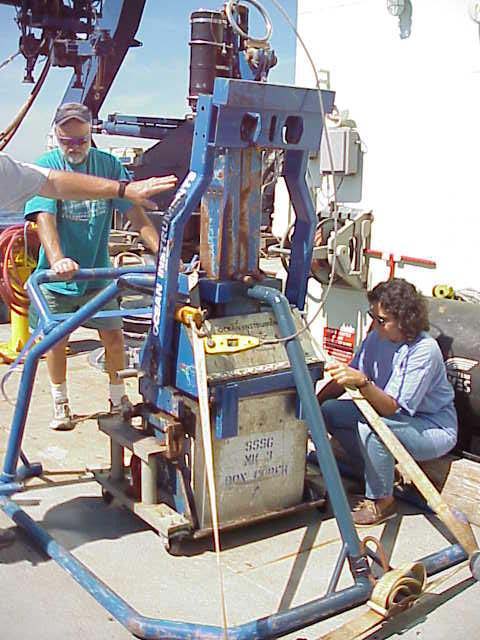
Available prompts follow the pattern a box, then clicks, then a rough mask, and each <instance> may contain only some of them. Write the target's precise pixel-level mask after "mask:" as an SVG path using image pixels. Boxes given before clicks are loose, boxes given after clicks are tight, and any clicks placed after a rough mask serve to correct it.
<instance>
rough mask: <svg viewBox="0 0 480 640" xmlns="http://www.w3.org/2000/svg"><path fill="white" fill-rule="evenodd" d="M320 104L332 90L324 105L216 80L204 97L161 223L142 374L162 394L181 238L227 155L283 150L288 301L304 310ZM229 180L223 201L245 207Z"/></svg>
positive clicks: (274, 89)
mask: <svg viewBox="0 0 480 640" xmlns="http://www.w3.org/2000/svg"><path fill="white" fill-rule="evenodd" d="M320 99H322V100H323V103H324V110H325V112H327V113H329V112H330V111H331V109H332V108H333V100H334V94H333V92H331V91H322V92H321V98H320V94H319V92H318V91H317V90H314V89H300V88H297V87H286V86H281V85H269V84H263V83H258V82H249V81H245V80H232V79H229V78H217V79H216V80H215V87H214V92H213V95H212V96H209V95H203V96H200V98H199V100H198V108H197V118H196V122H195V132H194V138H193V148H192V159H191V163H190V172H189V174H188V175H187V177H186V179H185V180H184V182H183V183H182V185H181V186H180V188H179V190H178V192H177V194H176V196H175V198H174V200H173V202H172V204H171V205H170V207H169V208H168V210H167V211H166V213H165V215H164V217H163V220H162V230H161V238H160V249H159V255H158V261H157V276H156V283H155V293H154V300H153V309H154V311H153V322H152V330H151V332H150V334H149V336H148V338H147V347H146V348H145V350H144V352H143V353H144V357H143V359H142V369H143V370H144V371H146V372H148V374H149V376H150V377H151V378H153V379H154V380H155V382H156V384H157V385H158V386H159V387H162V386H165V385H169V384H171V380H172V375H173V364H174V363H173V355H174V354H173V352H172V344H173V326H174V308H175V303H176V301H177V281H178V273H179V267H180V251H181V244H182V239H183V231H184V228H185V224H186V222H187V221H188V219H189V217H190V216H191V214H192V213H193V211H194V209H195V208H196V207H197V206H198V203H199V201H200V199H201V198H202V196H203V195H204V194H205V192H206V190H207V188H208V187H209V185H210V184H211V182H212V179H213V178H214V167H216V163H218V162H220V160H218V158H219V157H220V156H221V155H222V154H223V152H224V150H225V149H228V150H229V152H230V151H232V152H233V153H234V152H235V151H242V150H243V151H245V152H247V151H248V153H250V152H251V151H252V148H255V149H260V148H261V149H281V150H284V151H285V156H286V159H285V180H286V182H287V185H288V188H289V190H290V193H291V197H292V202H293V206H294V209H295V212H296V215H297V224H296V229H295V233H294V236H293V239H292V253H291V264H292V269H291V273H290V275H289V277H288V280H287V297H288V298H289V300H290V302H291V303H292V304H295V305H296V306H297V307H298V308H299V309H302V308H303V305H304V301H305V295H306V288H307V281H308V276H309V273H310V263H311V255H312V250H313V238H314V232H315V224H316V215H315V209H314V205H313V202H312V199H311V197H310V195H309V193H308V188H307V184H306V180H305V173H306V166H307V162H308V155H309V152H311V151H315V150H318V149H319V147H320V139H321V133H322V124H321V123H322V119H321V109H320ZM235 157H236V158H241V156H235ZM237 162H238V160H237ZM240 162H241V160H240ZM230 178H231V176H230V175H228V176H225V173H224V174H223V176H222V175H221V174H220V173H219V172H218V171H217V174H216V175H215V180H217V181H222V182H223V191H224V193H225V197H226V198H227V199H228V198H230V199H232V200H234V199H235V198H237V199H238V202H240V195H239V190H240V187H241V181H238V184H237V185H236V188H235V187H233V188H232V187H231V180H230ZM232 206H233V205H232ZM238 207H239V205H238ZM212 241H213V247H212V252H213V253H214V254H217V255H219V254H220V249H219V245H220V244H221V243H222V234H221V233H220V234H217V237H216V238H212ZM253 241H254V242H255V241H256V238H255V239H254V240H253ZM226 286H227V287H228V284H227V285H226Z"/></svg>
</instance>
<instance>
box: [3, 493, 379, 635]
mask: <svg viewBox="0 0 480 640" xmlns="http://www.w3.org/2000/svg"><path fill="white" fill-rule="evenodd" d="M0 507H1V508H2V510H3V511H4V512H5V513H6V514H7V515H8V516H9V518H11V519H12V520H13V521H14V522H15V523H16V524H17V525H18V526H19V527H21V528H22V529H23V530H24V531H25V532H26V533H27V534H28V535H29V536H30V537H31V538H32V539H33V540H34V542H35V544H36V545H37V546H38V547H39V548H40V549H41V550H42V551H43V552H44V553H46V554H47V555H48V556H49V557H50V558H52V560H55V562H57V564H59V565H60V566H61V567H62V569H64V570H65V571H66V572H67V573H68V574H70V575H71V576H72V578H74V580H76V581H77V582H78V583H79V584H80V585H81V586H82V587H83V588H84V589H85V590H86V591H88V593H90V595H92V596H93V597H94V598H95V600H96V601H97V602H98V603H99V604H101V605H102V606H103V607H104V608H105V609H106V610H107V611H109V612H110V613H111V615H112V616H114V618H115V619H116V620H118V622H120V623H121V624H122V625H123V626H124V627H126V628H127V629H128V631H130V633H132V634H133V635H134V636H136V637H137V638H142V639H145V640H190V639H193V638H198V639H202V640H209V639H214V638H218V639H223V637H224V633H223V629H222V628H221V627H215V626H210V625H201V624H194V623H188V622H177V621H169V620H162V619H155V618H148V617H146V616H143V615H141V614H140V613H138V612H137V611H135V609H133V608H132V607H131V606H130V605H129V604H128V603H127V602H125V600H123V599H122V598H121V597H120V596H119V595H118V594H116V593H115V592H114V591H113V590H112V589H110V588H109V587H108V586H107V585H106V584H105V583H103V582H102V581H101V580H99V579H98V578H97V577H96V576H95V574H93V573H92V572H91V571H90V570H89V569H88V568H87V567H86V566H85V565H84V564H82V563H81V562H80V561H79V560H77V559H76V558H75V557H74V556H73V555H72V554H71V553H70V552H69V551H67V550H66V549H65V548H64V547H62V546H61V545H60V544H58V542H56V540H54V539H53V538H52V537H51V536H50V535H49V534H48V533H47V532H46V531H45V530H44V529H42V527H40V526H39V525H38V524H37V523H36V522H34V520H32V518H30V516H29V515H28V514H27V513H25V511H23V509H21V508H20V507H19V506H18V505H17V504H16V503H15V502H13V501H12V500H10V499H9V498H5V497H1V496H0ZM371 590H372V585H371V584H369V583H368V582H364V583H362V584H357V585H354V586H352V587H348V588H347V589H344V590H342V591H338V592H336V593H333V594H331V595H329V596H327V597H324V598H319V599H317V600H313V601H312V602H309V603H307V604H303V605H299V606H297V607H294V608H293V609H290V610H289V611H284V612H281V613H276V614H273V615H271V616H267V617H265V618H260V619H258V620H253V621H251V622H247V623H245V624H242V625H239V626H237V627H230V628H229V629H228V631H227V633H228V638H229V640H268V639H270V638H278V637H281V636H283V635H286V634H287V633H292V632H294V631H297V630H299V629H302V628H304V627H306V626H309V625H311V624H315V623H316V622H320V621H321V620H325V619H327V618H329V617H331V616H333V615H335V614H338V613H341V612H342V611H347V610H349V609H352V608H353V607H356V606H358V605H360V604H363V603H364V602H366V601H367V600H368V598H369V595H370V592H371Z"/></svg>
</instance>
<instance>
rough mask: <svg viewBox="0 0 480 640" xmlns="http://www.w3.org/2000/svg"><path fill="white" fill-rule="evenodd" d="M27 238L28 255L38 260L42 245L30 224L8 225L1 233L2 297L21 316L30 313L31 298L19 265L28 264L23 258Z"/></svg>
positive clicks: (0, 271)
mask: <svg viewBox="0 0 480 640" xmlns="http://www.w3.org/2000/svg"><path fill="white" fill-rule="evenodd" d="M25 236H26V240H27V257H28V259H29V260H30V261H36V259H37V255H38V249H39V246H40V243H39V239H38V236H37V232H36V231H35V230H34V229H33V228H32V227H31V225H28V226H27V228H26V230H25V231H24V227H23V225H21V224H16V225H13V226H11V227H8V228H7V229H5V231H3V232H2V233H1V234H0V297H1V298H2V299H3V301H4V302H5V304H6V305H7V306H8V308H9V309H10V310H12V311H14V312H15V313H18V314H19V315H21V316H27V315H28V306H29V298H28V295H27V293H26V291H25V289H24V284H25V283H24V278H23V277H22V275H21V274H20V273H19V271H18V267H19V266H27V265H26V264H25V260H24V258H23V256H24V253H25V244H24V243H25Z"/></svg>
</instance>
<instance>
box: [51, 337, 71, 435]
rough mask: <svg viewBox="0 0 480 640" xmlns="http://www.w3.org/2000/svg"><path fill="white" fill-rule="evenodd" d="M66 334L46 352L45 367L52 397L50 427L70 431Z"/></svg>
mask: <svg viewBox="0 0 480 640" xmlns="http://www.w3.org/2000/svg"><path fill="white" fill-rule="evenodd" d="M67 343H68V336H67V337H66V338H64V339H63V340H62V341H61V342H59V343H58V344H56V345H55V346H54V347H53V348H52V349H50V351H49V352H48V353H47V369H48V375H49V377H50V386H51V392H52V398H53V419H52V421H51V422H50V428H51V429H55V430H56V431H70V430H71V429H73V427H74V424H73V422H72V419H71V411H70V407H69V404H68V394H67V354H66V347H67Z"/></svg>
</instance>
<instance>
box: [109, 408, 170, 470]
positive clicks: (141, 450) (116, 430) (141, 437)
mask: <svg viewBox="0 0 480 640" xmlns="http://www.w3.org/2000/svg"><path fill="white" fill-rule="evenodd" d="M98 427H99V429H100V431H102V432H103V433H105V434H107V436H109V437H110V438H112V440H114V441H115V442H117V443H118V444H119V445H121V446H122V447H125V448H127V449H129V450H130V451H131V452H132V453H134V454H135V455H136V456H138V457H139V458H141V460H143V461H144V462H148V458H149V457H150V456H152V455H157V454H159V453H165V451H166V450H167V446H166V444H162V443H161V442H159V440H158V439H157V438H155V437H154V436H149V435H146V434H145V433H144V432H143V431H140V429H135V428H134V427H132V426H131V425H130V424H129V423H128V422H122V421H119V419H118V418H117V417H108V418H99V420H98Z"/></svg>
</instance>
